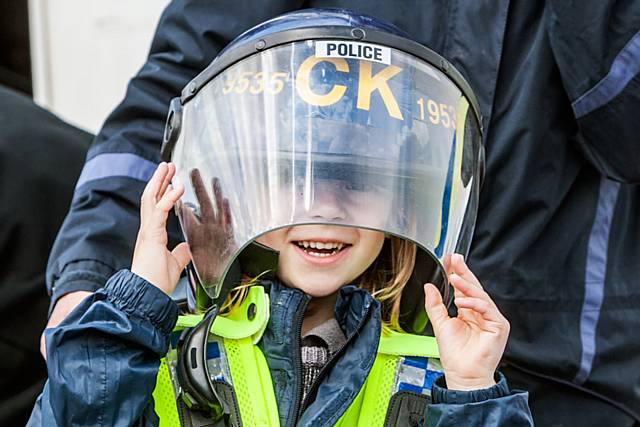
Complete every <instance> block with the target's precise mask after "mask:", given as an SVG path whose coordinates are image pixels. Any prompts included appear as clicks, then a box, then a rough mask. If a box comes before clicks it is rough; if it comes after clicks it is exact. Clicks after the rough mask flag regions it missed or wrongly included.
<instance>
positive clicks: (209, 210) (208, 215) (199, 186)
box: [189, 168, 215, 222]
mask: <svg viewBox="0 0 640 427" xmlns="http://www.w3.org/2000/svg"><path fill="white" fill-rule="evenodd" d="M189 177H190V179H191V185H192V186H193V190H194V191H195V193H196V198H197V199H198V203H200V218H201V220H202V222H211V221H212V220H213V219H214V218H215V215H214V213H213V204H212V203H211V199H210V198H209V195H208V194H207V190H206V189H205V187H204V182H203V181H202V175H200V170H199V169H197V168H196V169H193V170H192V171H191V172H190V173H189Z"/></svg>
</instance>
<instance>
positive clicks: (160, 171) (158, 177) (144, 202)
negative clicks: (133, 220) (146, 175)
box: [140, 162, 169, 213]
mask: <svg viewBox="0 0 640 427" xmlns="http://www.w3.org/2000/svg"><path fill="white" fill-rule="evenodd" d="M168 171H169V166H168V165H167V164H166V163H165V162H162V163H160V164H159V165H158V167H157V169H156V171H155V172H154V173H153V175H152V176H151V179H150V180H149V182H148V183H147V186H146V187H145V188H144V191H143V192H142V196H141V197H140V205H141V207H142V208H143V209H144V208H145V207H147V206H155V203H156V200H157V195H158V192H159V191H160V187H161V186H162V183H163V182H164V180H165V178H166V176H167V172H168ZM143 213H144V212H143Z"/></svg>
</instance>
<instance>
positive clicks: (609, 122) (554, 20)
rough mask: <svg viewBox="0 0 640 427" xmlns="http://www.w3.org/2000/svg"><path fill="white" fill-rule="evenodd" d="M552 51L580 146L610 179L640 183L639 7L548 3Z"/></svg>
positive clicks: (595, 0) (594, 1)
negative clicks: (573, 116) (576, 125)
mask: <svg viewBox="0 0 640 427" xmlns="http://www.w3.org/2000/svg"><path fill="white" fill-rule="evenodd" d="M548 6H549V7H548V10H547V11H546V14H547V23H548V29H549V37H550V41H551V47H552V49H553V53H554V56H555V59H556V62H557V64H558V67H559V70H560V74H561V77H562V82H563V84H564V87H565V90H566V91H567V93H568V95H569V97H570V100H571V105H572V107H573V111H574V114H575V117H576V119H577V122H578V127H579V134H578V141H579V144H580V147H581V149H582V151H583V152H584V153H585V155H586V157H587V158H588V159H589V160H590V161H591V163H593V165H594V166H596V167H597V168H598V170H599V171H600V172H601V173H602V174H603V175H606V176H608V177H609V178H612V179H615V180H618V181H623V182H632V183H640V139H639V138H638V135H640V120H638V111H640V2H637V1H603V0H588V1H586V2H580V3H575V2H567V1H564V0H550V1H549V2H548Z"/></svg>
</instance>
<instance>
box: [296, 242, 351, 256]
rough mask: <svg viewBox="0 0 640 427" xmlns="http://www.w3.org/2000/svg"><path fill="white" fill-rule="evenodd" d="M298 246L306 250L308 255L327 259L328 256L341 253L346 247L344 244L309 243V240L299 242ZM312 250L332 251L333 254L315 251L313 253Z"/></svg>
mask: <svg viewBox="0 0 640 427" xmlns="http://www.w3.org/2000/svg"><path fill="white" fill-rule="evenodd" d="M297 244H298V246H300V247H301V248H304V251H305V252H306V253H308V254H309V255H313V256H316V257H327V256H331V255H334V254H335V253H336V252H338V251H340V250H341V249H342V248H343V247H344V246H345V244H344V243H337V242H314V241H309V240H302V241H298V242H297ZM311 249H324V250H331V253H320V252H315V251H313V250H311Z"/></svg>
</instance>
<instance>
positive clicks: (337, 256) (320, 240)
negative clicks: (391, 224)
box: [257, 225, 384, 297]
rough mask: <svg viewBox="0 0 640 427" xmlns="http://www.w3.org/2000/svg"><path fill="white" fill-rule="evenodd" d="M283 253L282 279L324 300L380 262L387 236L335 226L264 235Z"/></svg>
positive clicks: (265, 242) (267, 242)
mask: <svg viewBox="0 0 640 427" xmlns="http://www.w3.org/2000/svg"><path fill="white" fill-rule="evenodd" d="M257 241H258V242H259V243H262V244H263V245H266V246H269V247H271V248H273V249H275V250H277V251H279V252H280V256H279V263H278V277H279V278H280V280H282V282H283V283H284V284H286V285H287V286H290V287H292V288H297V289H300V290H302V291H304V292H305V293H307V294H308V295H310V296H312V297H324V296H327V295H331V294H333V293H335V292H336V291H337V290H338V289H339V288H340V287H342V286H344V285H346V284H348V283H351V282H353V281H354V280H355V279H356V278H357V277H358V276H360V275H361V274H362V273H363V272H364V271H365V270H366V269H367V268H368V267H369V266H370V265H371V263H372V262H373V261H374V260H375V259H376V257H377V256H378V254H379V253H380V250H381V249H382V245H383V244H384V233H382V232H379V231H372V230H365V229H361V228H353V227H341V226H335V225H299V226H295V227H289V228H281V229H279V230H275V231H271V232H269V233H267V234H265V235H263V236H260V237H259V238H258V239H257Z"/></svg>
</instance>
